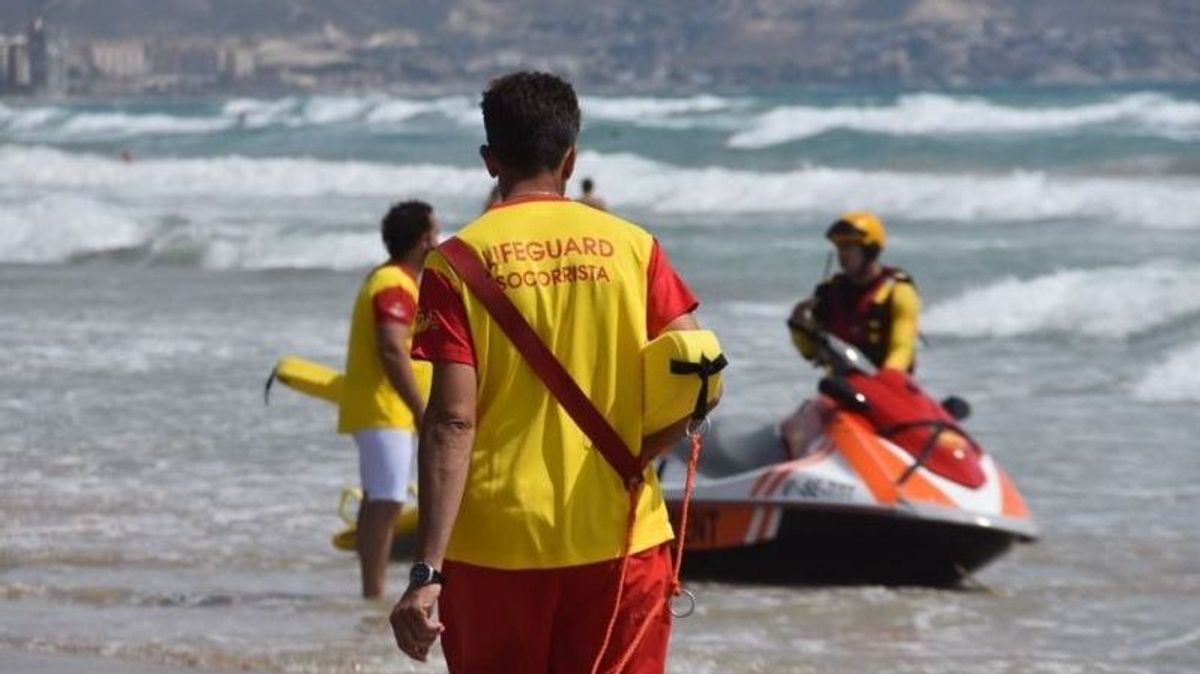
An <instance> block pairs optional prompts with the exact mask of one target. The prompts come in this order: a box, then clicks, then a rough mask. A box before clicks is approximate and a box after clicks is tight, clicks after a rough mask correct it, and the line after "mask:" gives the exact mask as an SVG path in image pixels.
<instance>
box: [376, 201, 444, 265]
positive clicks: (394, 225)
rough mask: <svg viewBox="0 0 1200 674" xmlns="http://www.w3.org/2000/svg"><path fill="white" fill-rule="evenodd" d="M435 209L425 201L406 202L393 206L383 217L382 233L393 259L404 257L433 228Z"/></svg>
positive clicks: (384, 243) (384, 242)
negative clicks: (432, 216)
mask: <svg viewBox="0 0 1200 674" xmlns="http://www.w3.org/2000/svg"><path fill="white" fill-rule="evenodd" d="M432 214H433V207H432V206H430V205H429V204H427V203H425V202H424V201H404V202H401V203H398V204H396V205H394V206H392V207H391V208H390V209H389V210H388V212H387V215H385V216H383V223H382V225H381V227H380V232H381V233H382V234H383V245H384V246H385V247H386V248H387V252H388V255H389V256H391V257H392V259H398V258H401V257H404V256H405V255H407V254H408V252H409V251H410V250H412V248H413V246H415V245H416V243H417V241H418V240H420V238H421V237H422V236H425V234H427V233H428V232H429V229H430V228H431V227H433V219H432V218H431V217H430V216H431V215H432Z"/></svg>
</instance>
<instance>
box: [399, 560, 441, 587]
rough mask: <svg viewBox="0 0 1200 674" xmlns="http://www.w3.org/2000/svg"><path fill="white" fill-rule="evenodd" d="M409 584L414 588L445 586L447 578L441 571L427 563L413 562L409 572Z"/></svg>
mask: <svg viewBox="0 0 1200 674" xmlns="http://www.w3.org/2000/svg"><path fill="white" fill-rule="evenodd" d="M408 584H409V585H410V586H412V587H424V586H426V585H445V584H446V577H445V576H443V575H442V572H441V571H438V570H437V569H435V568H433V567H432V566H430V565H429V564H427V563H425V562H413V565H412V568H411V569H409V571H408Z"/></svg>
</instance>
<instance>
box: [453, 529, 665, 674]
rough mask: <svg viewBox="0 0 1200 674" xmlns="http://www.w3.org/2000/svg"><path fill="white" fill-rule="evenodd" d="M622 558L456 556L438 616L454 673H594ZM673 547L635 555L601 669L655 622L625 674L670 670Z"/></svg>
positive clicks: (612, 663)
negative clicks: (535, 563)
mask: <svg viewBox="0 0 1200 674" xmlns="http://www.w3.org/2000/svg"><path fill="white" fill-rule="evenodd" d="M620 562H621V560H619V559H618V560H613V561H609V562H600V563H597V564H584V565H582V566H571V567H566V568H561V569H531V570H520V571H502V570H498V569H489V568H486V567H481V566H474V565H471V564H463V563H460V562H452V561H449V560H447V561H446V563H445V568H444V573H445V574H446V585H445V587H444V588H443V589H442V594H441V599H440V600H439V602H438V611H439V613H440V614H441V620H442V623H443V624H444V625H445V626H446V631H445V632H444V633H443V634H442V650H443V651H444V652H445V654H446V663H447V665H448V666H449V668H450V671H451V672H454V674H493V673H494V674H515V673H519V674H539V673H542V672H545V673H546V674H551V673H552V674H576V673H582V674H588V673H589V672H591V670H592V663H593V662H594V661H595V659H596V654H597V651H599V650H600V645H601V644H602V643H603V641H604V631H605V629H606V628H607V627H608V621H609V618H610V615H611V613H612V610H613V600H614V593H615V592H616V585H617V578H618V576H619V574H620ZM671 573H672V569H671V554H670V550H669V548H668V545H667V544H665V543H664V544H662V545H658V546H655V547H653V548H650V549H648V550H644V551H642V552H639V553H637V554H635V555H633V556H632V557H630V559H629V569H628V571H626V576H625V589H624V591H623V592H622V594H621V605H620V607H619V608H618V609H617V623H616V626H615V627H614V628H613V636H612V640H611V643H610V644H609V647H608V649H607V651H606V652H605V654H604V661H603V663H602V665H601V667H600V671H601V672H605V673H606V674H609V673H610V668H612V667H615V666H616V664H617V662H618V661H619V660H620V659H621V657H622V656H623V655H624V654H625V650H626V649H627V648H628V647H629V643H630V642H631V641H632V640H633V637H634V635H635V634H636V633H637V630H638V629H639V628H640V627H641V626H642V623H643V622H644V621H645V620H646V616H647V615H648V614H649V612H650V611H655V612H656V614H655V616H654V617H653V618H652V619H651V621H650V626H649V627H648V628H647V630H646V634H645V636H643V637H642V640H641V642H640V643H639V644H638V646H637V648H636V650H635V651H634V654H633V656H632V657H631V658H630V659H629V664H628V665H627V666H626V667H625V669H623V670H622V671H621V672H620V674H661V673H662V671H663V669H664V668H665V667H666V662H667V640H668V638H669V637H670V634H671V612H670V610H669V606H668V604H667V603H666V602H664V601H663V598H664V597H666V595H667V592H668V589H669V583H670V581H671Z"/></svg>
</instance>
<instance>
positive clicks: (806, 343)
mask: <svg viewBox="0 0 1200 674" xmlns="http://www.w3.org/2000/svg"><path fill="white" fill-rule="evenodd" d="M788 330H790V331H791V333H792V344H794V345H795V346H796V350H797V351H799V352H800V355H801V356H803V357H804V358H805V360H812V359H813V358H814V357H816V355H817V345H816V343H814V342H813V340H812V337H809V336H808V333H806V332H804V331H803V330H799V329H796V328H793V327H791V326H788Z"/></svg>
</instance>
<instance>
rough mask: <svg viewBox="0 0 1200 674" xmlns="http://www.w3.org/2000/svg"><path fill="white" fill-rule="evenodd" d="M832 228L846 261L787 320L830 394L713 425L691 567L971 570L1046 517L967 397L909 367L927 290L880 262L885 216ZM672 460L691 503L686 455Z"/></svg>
mask: <svg viewBox="0 0 1200 674" xmlns="http://www.w3.org/2000/svg"><path fill="white" fill-rule="evenodd" d="M826 236H827V237H828V238H829V239H830V240H831V241H832V242H833V243H835V244H836V245H837V246H838V259H839V262H840V264H841V267H842V269H843V272H844V273H842V274H839V275H838V276H836V277H834V278H833V279H831V280H830V281H827V282H825V283H823V284H821V285H820V286H819V287H818V289H817V291H816V293H815V294H814V298H813V299H812V300H809V301H805V302H801V303H800V304H798V305H797V307H796V310H795V311H794V312H793V314H792V317H791V318H790V319H789V321H788V324H789V327H790V328H791V329H792V334H793V339H794V341H795V342H796V345H797V348H799V349H800V351H801V353H802V354H803V355H804V356H805V357H807V358H810V359H812V360H814V361H815V362H817V363H818V364H819V365H822V366H823V367H825V368H826V369H827V376H825V377H824V378H823V379H821V381H820V384H819V387H818V388H819V393H820V395H818V396H817V397H816V398H814V399H812V400H809V401H807V402H805V403H804V404H803V405H802V406H801V407H800V409H798V410H797V411H795V412H794V413H792V414H791V415H789V416H788V417H786V418H784V419H783V420H782V421H781V422H780V423H778V424H775V425H770V426H766V427H753V426H751V427H746V426H744V425H742V426H739V425H738V424H737V422H736V420H727V419H724V420H718V422H716V423H714V425H713V428H712V431H711V432H710V434H709V436H708V438H706V440H705V443H704V454H703V457H702V459H701V464H700V466H699V477H698V481H697V485H696V490H695V494H694V495H693V497H692V513H691V516H690V521H689V526H688V531H687V532H686V535H687V545H688V548H687V550H688V552H687V555H686V556H685V558H684V573H685V574H687V575H690V576H693V577H697V576H701V577H714V578H723V579H729V580H745V581H757V582H796V583H807V582H869V583H891V584H924V585H948V584H955V583H958V582H960V581H961V580H962V579H963V578H964V577H966V576H968V575H969V574H971V573H972V572H974V571H975V570H977V569H978V568H980V567H982V566H983V565H985V564H987V563H988V562H990V561H991V560H993V559H995V558H996V557H997V556H999V555H1000V554H1002V553H1003V552H1005V551H1006V550H1007V549H1008V548H1009V547H1011V546H1012V544H1013V543H1015V542H1027V541H1032V540H1034V538H1035V537H1036V535H1037V529H1036V527H1035V525H1034V524H1033V521H1032V519H1031V517H1030V514H1029V510H1028V508H1027V507H1026V505H1025V502H1024V499H1023V498H1022V497H1021V495H1020V493H1019V492H1018V491H1017V489H1016V487H1015V485H1014V484H1013V483H1012V481H1011V480H1010V479H1009V478H1008V476H1007V475H1006V474H1005V473H1004V471H1003V470H1002V469H1001V468H1000V466H999V465H998V464H997V463H996V462H995V460H994V459H993V458H992V457H991V456H990V455H988V454H987V453H985V452H984V450H983V448H982V447H981V446H980V445H979V443H978V442H976V440H975V439H974V438H973V437H971V435H970V434H969V433H967V431H966V430H964V429H963V428H962V427H961V426H960V422H961V421H962V420H963V419H965V418H966V417H967V415H968V414H969V412H970V408H969V406H968V405H967V404H966V402H965V401H963V400H961V399H959V398H948V399H947V400H945V401H943V402H938V401H936V400H934V399H933V398H931V397H930V396H928V395H927V394H926V393H925V392H924V391H923V390H922V389H921V388H920V387H919V386H918V385H917V384H916V383H915V382H914V381H913V379H912V378H911V374H910V373H911V371H912V369H913V365H914V355H915V342H916V338H917V315H916V314H917V311H918V309H919V299H918V298H917V295H916V289H915V286H914V285H913V283H912V281H911V279H910V278H909V277H908V275H907V274H905V273H904V272H903V271H900V270H897V269H890V268H885V267H882V266H880V265H879V264H878V262H877V258H878V255H879V252H880V251H881V250H882V248H883V244H884V242H885V237H886V235H885V232H884V229H883V224H882V222H880V221H879V219H878V218H876V217H875V216H873V215H872V214H870V213H866V212H861V211H860V212H853V213H847V214H845V215H843V216H842V217H841V218H839V220H838V221H836V222H835V223H834V224H833V225H832V226H831V227H830V228H829V231H828V232H827V234H826ZM833 333H837V334H840V335H843V336H844V337H845V338H846V339H842V338H839V337H838V336H837V335H836V334H833ZM846 340H851V341H853V342H855V344H857V347H856V346H855V345H852V344H850V343H849V342H848V341H846ZM859 347H860V348H859ZM662 470H663V478H664V492H665V493H666V496H667V499H668V501H669V502H671V503H673V504H674V505H675V506H676V507H675V510H676V513H677V512H678V504H679V502H680V501H681V499H682V484H681V483H680V481H681V478H680V475H681V472H682V463H681V462H679V461H675V460H674V459H668V460H667V461H666V462H665V463H664V464H663V467H662Z"/></svg>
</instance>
